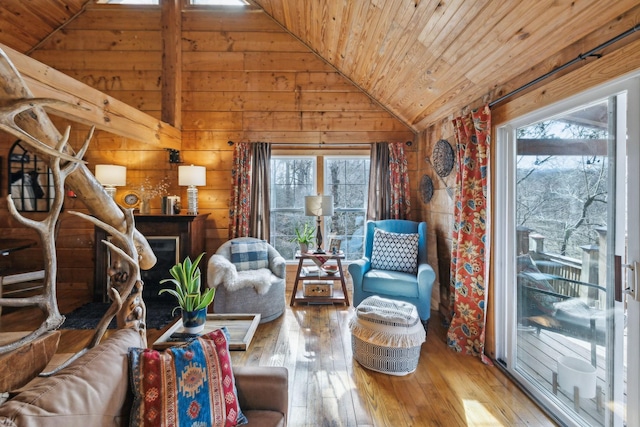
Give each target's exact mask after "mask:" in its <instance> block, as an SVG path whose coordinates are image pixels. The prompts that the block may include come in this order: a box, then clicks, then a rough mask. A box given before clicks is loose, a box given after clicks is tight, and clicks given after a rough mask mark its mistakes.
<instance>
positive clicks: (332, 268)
mask: <svg viewBox="0 0 640 427" xmlns="http://www.w3.org/2000/svg"><path fill="white" fill-rule="evenodd" d="M322 271H324V272H325V273H326V274H328V275H329V276H333V275H334V274H336V273H337V272H338V266H337V265H334V264H329V265H323V266H322Z"/></svg>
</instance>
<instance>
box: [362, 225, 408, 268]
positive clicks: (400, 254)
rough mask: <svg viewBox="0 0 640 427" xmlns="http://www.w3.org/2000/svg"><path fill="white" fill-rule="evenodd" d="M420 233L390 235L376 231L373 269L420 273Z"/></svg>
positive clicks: (372, 259) (372, 254)
mask: <svg viewBox="0 0 640 427" xmlns="http://www.w3.org/2000/svg"><path fill="white" fill-rule="evenodd" d="M418 239H419V234H418V233H390V232H387V231H383V230H380V229H378V228H376V229H375V231H374V233H373V246H372V251H371V268H373V269H377V270H392V271H400V272H403V273H410V274H417V273H418Z"/></svg>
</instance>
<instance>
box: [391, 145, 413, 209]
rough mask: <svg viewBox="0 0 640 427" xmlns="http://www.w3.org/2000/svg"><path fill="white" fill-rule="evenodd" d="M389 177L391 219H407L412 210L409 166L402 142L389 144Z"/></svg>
mask: <svg viewBox="0 0 640 427" xmlns="http://www.w3.org/2000/svg"><path fill="white" fill-rule="evenodd" d="M389 178H390V181H391V212H390V219H407V218H408V217H409V212H411V194H410V188H409V168H408V166H407V159H406V157H405V156H404V145H403V144H402V143H401V142H394V143H391V144H389Z"/></svg>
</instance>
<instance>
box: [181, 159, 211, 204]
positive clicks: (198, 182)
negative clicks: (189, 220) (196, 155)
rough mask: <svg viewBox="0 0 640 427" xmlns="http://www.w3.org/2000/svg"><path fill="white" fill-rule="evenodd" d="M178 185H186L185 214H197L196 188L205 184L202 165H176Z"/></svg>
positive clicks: (205, 177) (205, 174)
mask: <svg viewBox="0 0 640 427" xmlns="http://www.w3.org/2000/svg"><path fill="white" fill-rule="evenodd" d="M178 185H182V186H187V215H198V188H197V186H203V185H207V169H206V168H205V167H204V166H194V165H191V166H178Z"/></svg>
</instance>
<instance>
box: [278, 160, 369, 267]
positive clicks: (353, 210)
mask: <svg viewBox="0 0 640 427" xmlns="http://www.w3.org/2000/svg"><path fill="white" fill-rule="evenodd" d="M318 169H320V171H321V172H322V173H321V174H319V173H318ZM322 177H324V179H322ZM270 181H271V182H270V191H271V193H270V196H271V224H270V225H271V242H270V243H271V244H272V245H273V246H274V247H275V248H276V249H277V250H278V252H280V254H281V255H282V256H283V257H284V258H285V259H287V260H293V259H294V257H295V252H296V250H297V248H298V246H297V244H296V243H294V242H293V241H292V239H293V237H294V234H295V232H294V230H295V228H296V227H300V226H302V225H303V224H305V223H306V224H309V225H311V226H312V227H316V218H314V217H308V216H305V214H304V197H305V196H310V195H315V194H318V193H322V194H325V195H332V196H333V204H334V208H333V209H334V215H333V216H332V217H330V218H323V224H324V227H323V228H324V229H323V230H322V235H323V246H324V247H325V249H326V248H327V247H328V244H329V241H330V240H331V239H332V238H337V239H340V240H341V245H340V249H341V250H343V251H344V252H345V257H346V259H347V260H350V259H358V258H360V257H361V256H362V251H363V239H364V222H365V216H366V210H367V194H368V182H369V158H368V157H367V156H348V157H347V156H325V157H323V156H318V157H315V156H272V158H271V179H270Z"/></svg>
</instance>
